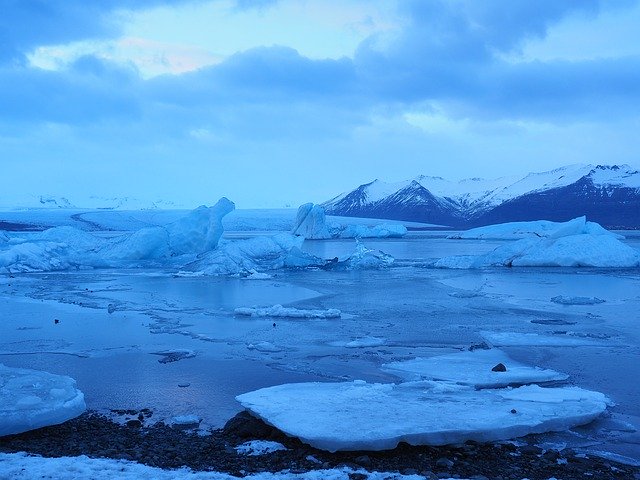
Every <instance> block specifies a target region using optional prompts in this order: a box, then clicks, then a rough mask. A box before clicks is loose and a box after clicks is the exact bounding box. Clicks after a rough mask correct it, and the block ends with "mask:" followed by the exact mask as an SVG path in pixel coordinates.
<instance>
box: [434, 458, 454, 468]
mask: <svg viewBox="0 0 640 480" xmlns="http://www.w3.org/2000/svg"><path fill="white" fill-rule="evenodd" d="M436 467H440V468H446V469H449V468H451V467H453V462H452V461H451V460H449V459H448V458H446V457H441V458H439V459H438V460H436Z"/></svg>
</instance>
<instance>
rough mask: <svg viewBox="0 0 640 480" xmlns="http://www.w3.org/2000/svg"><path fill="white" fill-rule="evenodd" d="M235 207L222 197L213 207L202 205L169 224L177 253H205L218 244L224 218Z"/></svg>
mask: <svg viewBox="0 0 640 480" xmlns="http://www.w3.org/2000/svg"><path fill="white" fill-rule="evenodd" d="M234 208H235V205H234V203H233V202H232V201H231V200H229V199H228V198H226V197H222V198H221V199H220V200H218V202H217V203H216V204H215V205H214V206H213V207H205V206H201V207H198V208H197V209H195V210H194V211H192V212H191V213H189V214H188V215H187V216H185V217H183V218H181V219H179V220H177V221H176V222H174V223H172V224H169V225H167V227H166V229H167V232H168V234H169V245H170V247H171V251H172V252H173V253H175V254H178V255H179V254H183V253H203V252H208V251H209V250H213V249H214V248H216V246H217V245H218V241H219V240H220V237H221V236H222V233H223V231H224V228H223V226H222V218H223V217H224V216H225V215H227V214H228V213H230V212H232V211H233V209H234Z"/></svg>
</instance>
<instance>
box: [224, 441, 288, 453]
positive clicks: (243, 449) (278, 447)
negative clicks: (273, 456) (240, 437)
mask: <svg viewBox="0 0 640 480" xmlns="http://www.w3.org/2000/svg"><path fill="white" fill-rule="evenodd" d="M283 450H287V447H285V446H284V445H282V444H281V443H278V442H273V441H271V440H251V441H249V442H245V443H243V444H241V445H238V446H237V447H236V452H238V454H240V455H248V456H250V457H254V456H257V455H266V454H268V453H273V452H280V451H283Z"/></svg>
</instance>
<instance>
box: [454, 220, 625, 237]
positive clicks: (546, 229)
mask: <svg viewBox="0 0 640 480" xmlns="http://www.w3.org/2000/svg"><path fill="white" fill-rule="evenodd" d="M563 225H565V223H563V222H551V221H549V220H536V221H533V222H509V223H499V224H497V225H487V226H485V227H478V228H472V229H471V230H467V231H465V232H458V233H454V234H452V235H449V236H448V237H447V238H450V239H464V240H520V239H522V238H542V237H548V236H549V235H551V234H552V233H553V232H555V231H557V230H558V229H559V228H560V227H561V226H563ZM582 233H586V234H590V235H608V236H611V237H614V238H618V239H624V236H623V235H618V234H617V233H613V232H610V231H609V230H607V229H605V228H603V227H602V226H601V225H600V224H598V223H595V222H586V221H585V226H584V230H583V232H582Z"/></svg>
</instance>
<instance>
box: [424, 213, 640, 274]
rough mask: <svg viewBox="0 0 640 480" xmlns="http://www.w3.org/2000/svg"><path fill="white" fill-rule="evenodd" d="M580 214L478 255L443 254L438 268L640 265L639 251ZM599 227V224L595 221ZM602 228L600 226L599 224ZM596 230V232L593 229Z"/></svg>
mask: <svg viewBox="0 0 640 480" xmlns="http://www.w3.org/2000/svg"><path fill="white" fill-rule="evenodd" d="M587 224H591V222H587V221H586V219H585V217H579V218H576V219H574V220H570V221H569V222H565V223H563V224H560V226H559V227H558V228H557V229H556V230H555V231H553V232H551V233H549V235H548V236H547V238H525V239H522V240H518V241H516V242H513V243H511V244H508V245H502V246H500V247H498V248H496V249H495V250H494V251H492V252H489V253H487V254H485V255H480V256H468V255H466V256H453V257H445V258H442V259H440V260H438V261H436V262H435V263H434V266H435V267H438V268H462V269H465V268H482V267H494V266H505V267H605V268H606V267H608V268H631V267H638V266H640V251H638V250H636V249H634V248H632V247H630V246H628V245H625V244H624V243H622V242H621V241H620V240H618V239H617V238H615V237H614V236H611V235H607V234H604V233H602V232H599V231H598V229H597V227H595V226H594V225H598V224H591V225H587ZM598 227H600V226H599V225H598ZM600 228H602V227H600ZM594 232H595V233H594Z"/></svg>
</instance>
